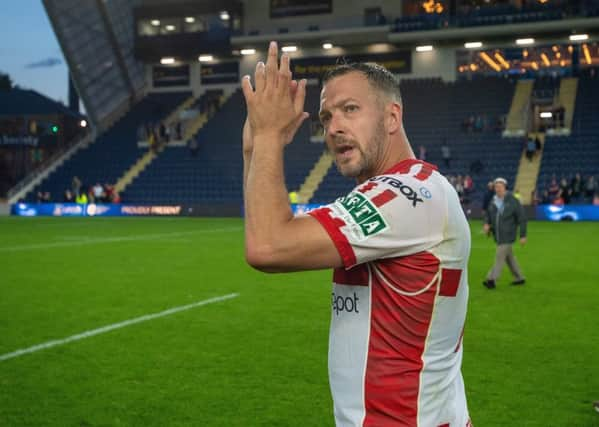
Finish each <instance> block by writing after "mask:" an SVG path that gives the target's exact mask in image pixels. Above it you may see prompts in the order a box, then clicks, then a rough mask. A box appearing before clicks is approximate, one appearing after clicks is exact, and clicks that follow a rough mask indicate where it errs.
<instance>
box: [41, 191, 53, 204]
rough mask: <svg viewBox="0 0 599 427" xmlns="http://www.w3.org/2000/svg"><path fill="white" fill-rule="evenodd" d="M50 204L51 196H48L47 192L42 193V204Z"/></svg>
mask: <svg viewBox="0 0 599 427" xmlns="http://www.w3.org/2000/svg"><path fill="white" fill-rule="evenodd" d="M51 202H52V195H51V194H50V192H49V191H44V192H43V193H42V203H51Z"/></svg>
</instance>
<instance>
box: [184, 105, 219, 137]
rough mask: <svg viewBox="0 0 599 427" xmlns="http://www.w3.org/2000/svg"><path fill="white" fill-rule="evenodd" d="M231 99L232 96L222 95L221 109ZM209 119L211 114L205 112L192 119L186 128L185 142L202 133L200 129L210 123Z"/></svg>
mask: <svg viewBox="0 0 599 427" xmlns="http://www.w3.org/2000/svg"><path fill="white" fill-rule="evenodd" d="M229 97H230V95H228V96H227V95H222V96H220V97H219V102H218V106H219V108H220V107H222V105H223V104H224V103H225V102H226V101H227V99H229ZM209 119H210V117H209V114H208V113H206V112H203V113H201V114H199V115H198V116H197V117H196V118H195V119H192V120H191V121H190V122H189V123H187V125H186V126H185V134H184V135H183V140H184V141H186V142H187V141H189V140H190V139H191V138H193V137H194V135H196V134H197V133H198V132H199V131H200V129H202V127H203V126H204V125H205V124H206V123H207V122H208V120H209Z"/></svg>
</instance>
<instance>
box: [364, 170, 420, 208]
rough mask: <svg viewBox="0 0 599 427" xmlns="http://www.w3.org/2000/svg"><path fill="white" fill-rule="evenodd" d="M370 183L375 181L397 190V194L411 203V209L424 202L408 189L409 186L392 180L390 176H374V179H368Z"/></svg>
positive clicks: (410, 188)
mask: <svg viewBox="0 0 599 427" xmlns="http://www.w3.org/2000/svg"><path fill="white" fill-rule="evenodd" d="M370 181H372V182H376V181H380V182H384V183H386V184H389V185H390V186H391V187H394V188H397V189H398V190H399V192H400V193H401V194H402V195H403V196H404V197H405V198H406V199H408V200H409V201H411V202H412V207H416V205H417V204H418V203H422V202H424V200H422V199H421V198H420V197H419V196H418V193H417V192H416V191H414V189H413V188H412V187H410V186H409V185H406V184H404V183H403V182H402V181H400V180H399V179H397V178H392V177H390V176H385V175H383V176H375V177H374V178H370Z"/></svg>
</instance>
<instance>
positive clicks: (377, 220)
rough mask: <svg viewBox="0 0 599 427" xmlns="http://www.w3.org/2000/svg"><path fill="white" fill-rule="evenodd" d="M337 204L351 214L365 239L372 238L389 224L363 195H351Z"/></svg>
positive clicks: (340, 199) (339, 200) (342, 198)
mask: <svg viewBox="0 0 599 427" xmlns="http://www.w3.org/2000/svg"><path fill="white" fill-rule="evenodd" d="M337 202H338V203H339V204H340V205H341V206H342V207H343V209H345V210H346V211H347V213H349V215H350V216H351V218H352V219H353V220H354V222H355V223H356V224H357V225H358V227H359V228H360V230H361V231H362V234H363V235H364V237H368V236H372V235H373V234H377V233H379V232H381V231H383V230H384V229H386V228H387V223H386V222H385V220H384V219H383V216H382V215H381V213H380V212H379V210H378V209H377V207H376V206H375V205H373V204H372V203H371V202H370V200H368V198H366V197H365V196H364V195H363V194H360V193H350V194H348V195H347V196H345V197H341V198H339V199H337Z"/></svg>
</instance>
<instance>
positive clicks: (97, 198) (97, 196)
mask: <svg viewBox="0 0 599 427" xmlns="http://www.w3.org/2000/svg"><path fill="white" fill-rule="evenodd" d="M92 193H93V195H94V202H95V203H102V201H103V200H104V187H102V185H101V184H100V183H99V182H96V185H94V186H93V188H92Z"/></svg>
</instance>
